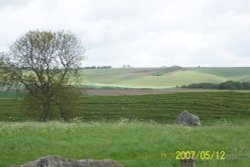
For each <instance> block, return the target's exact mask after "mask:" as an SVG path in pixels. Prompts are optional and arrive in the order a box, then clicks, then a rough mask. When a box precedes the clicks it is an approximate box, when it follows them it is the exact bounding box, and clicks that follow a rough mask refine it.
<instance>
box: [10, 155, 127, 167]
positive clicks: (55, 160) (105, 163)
mask: <svg viewBox="0 0 250 167" xmlns="http://www.w3.org/2000/svg"><path fill="white" fill-rule="evenodd" d="M12 167H123V166H122V165H121V164H120V163H118V162H117V161H115V160H111V159H107V160H92V159H84V160H72V159H64V158H62V157H59V156H46V157H41V158H39V159H37V160H34V161H31V162H29V163H26V164H23V165H15V166H12Z"/></svg>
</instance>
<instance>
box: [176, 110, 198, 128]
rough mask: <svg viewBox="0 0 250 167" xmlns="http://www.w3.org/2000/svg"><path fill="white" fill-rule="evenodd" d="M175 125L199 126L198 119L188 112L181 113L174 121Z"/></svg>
mask: <svg viewBox="0 0 250 167" xmlns="http://www.w3.org/2000/svg"><path fill="white" fill-rule="evenodd" d="M175 123H176V124H184V125H194V126H200V125H201V122H200V118H199V117H198V116H197V115H194V114H191V113H189V112H188V111H186V110H185V111H183V112H182V113H180V115H178V117H177V118H176V120H175Z"/></svg>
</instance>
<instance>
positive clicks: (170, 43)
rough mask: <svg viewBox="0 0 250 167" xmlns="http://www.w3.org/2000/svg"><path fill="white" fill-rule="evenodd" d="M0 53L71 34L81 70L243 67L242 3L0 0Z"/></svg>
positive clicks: (247, 43) (247, 26)
mask: <svg viewBox="0 0 250 167" xmlns="http://www.w3.org/2000/svg"><path fill="white" fill-rule="evenodd" d="M0 18H1V20H0V51H7V49H8V47H9V46H10V45H11V44H12V43H13V42H14V41H15V40H17V39H18V38H19V37H21V36H22V35H24V34H25V33H27V32H28V31H29V30H53V31H60V30H65V31H71V32H73V33H74V34H76V36H77V37H78V38H80V40H81V42H82V44H83V46H84V47H85V49H86V52H85V56H86V57H87V59H86V60H85V61H84V63H83V65H84V66H93V65H95V66H106V65H110V66H112V67H122V66H123V65H125V64H126V65H131V66H133V67H162V66H167V67H168V66H174V65H179V66H185V67H195V66H206V67H225V66H250V1H249V0H0Z"/></svg>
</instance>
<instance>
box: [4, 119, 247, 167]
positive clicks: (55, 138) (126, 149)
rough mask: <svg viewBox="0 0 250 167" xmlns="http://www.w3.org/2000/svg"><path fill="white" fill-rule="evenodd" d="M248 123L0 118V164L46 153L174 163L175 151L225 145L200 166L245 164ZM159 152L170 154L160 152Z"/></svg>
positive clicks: (145, 164) (131, 165)
mask: <svg viewBox="0 0 250 167" xmlns="http://www.w3.org/2000/svg"><path fill="white" fill-rule="evenodd" d="M249 130H250V126H249V124H248V125H244V126H232V125H230V124H218V125H214V126H210V127H206V126H203V127H185V126H174V125H168V124H156V123H149V122H148V123H145V122H138V121H132V122H129V121H126V120H123V121H118V122H114V123H105V122H91V123H70V124H69V123H60V122H49V123H46V124H43V123H6V122H1V123H0V165H1V167H9V166H11V165H14V164H23V163H25V162H29V161H31V160H34V159H37V158H39V157H41V156H46V155H60V156H63V157H65V158H72V159H110V158H111V159H115V160H118V161H119V162H121V163H122V164H124V165H125V166H128V167H138V166H140V167H149V166H153V167H166V166H179V163H180V162H179V160H176V159H175V152H176V151H178V150H180V151H182V150H183V151H190V150H194V151H225V152H226V155H225V158H226V160H216V159H213V160H200V159H197V162H196V163H197V166H202V167H215V166H219V167H235V166H239V167H247V166H249V158H250V142H249V138H250V133H249ZM162 153H167V154H173V155H172V156H168V157H161V154H162Z"/></svg>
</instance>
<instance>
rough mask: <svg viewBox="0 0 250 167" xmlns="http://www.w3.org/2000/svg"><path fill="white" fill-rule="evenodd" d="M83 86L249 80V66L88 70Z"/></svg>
mask: <svg viewBox="0 0 250 167" xmlns="http://www.w3.org/2000/svg"><path fill="white" fill-rule="evenodd" d="M82 73H83V77H84V82H83V83H81V84H82V85H90V86H100V87H102V86H110V87H129V88H171V87H176V86H182V85H188V84H191V83H204V82H207V83H221V82H225V81H227V80H234V81H250V67H209V68H208V67H193V68H192V67H188V68H176V66H175V67H174V68H173V67H170V68H111V69H85V70H83V72H82Z"/></svg>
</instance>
